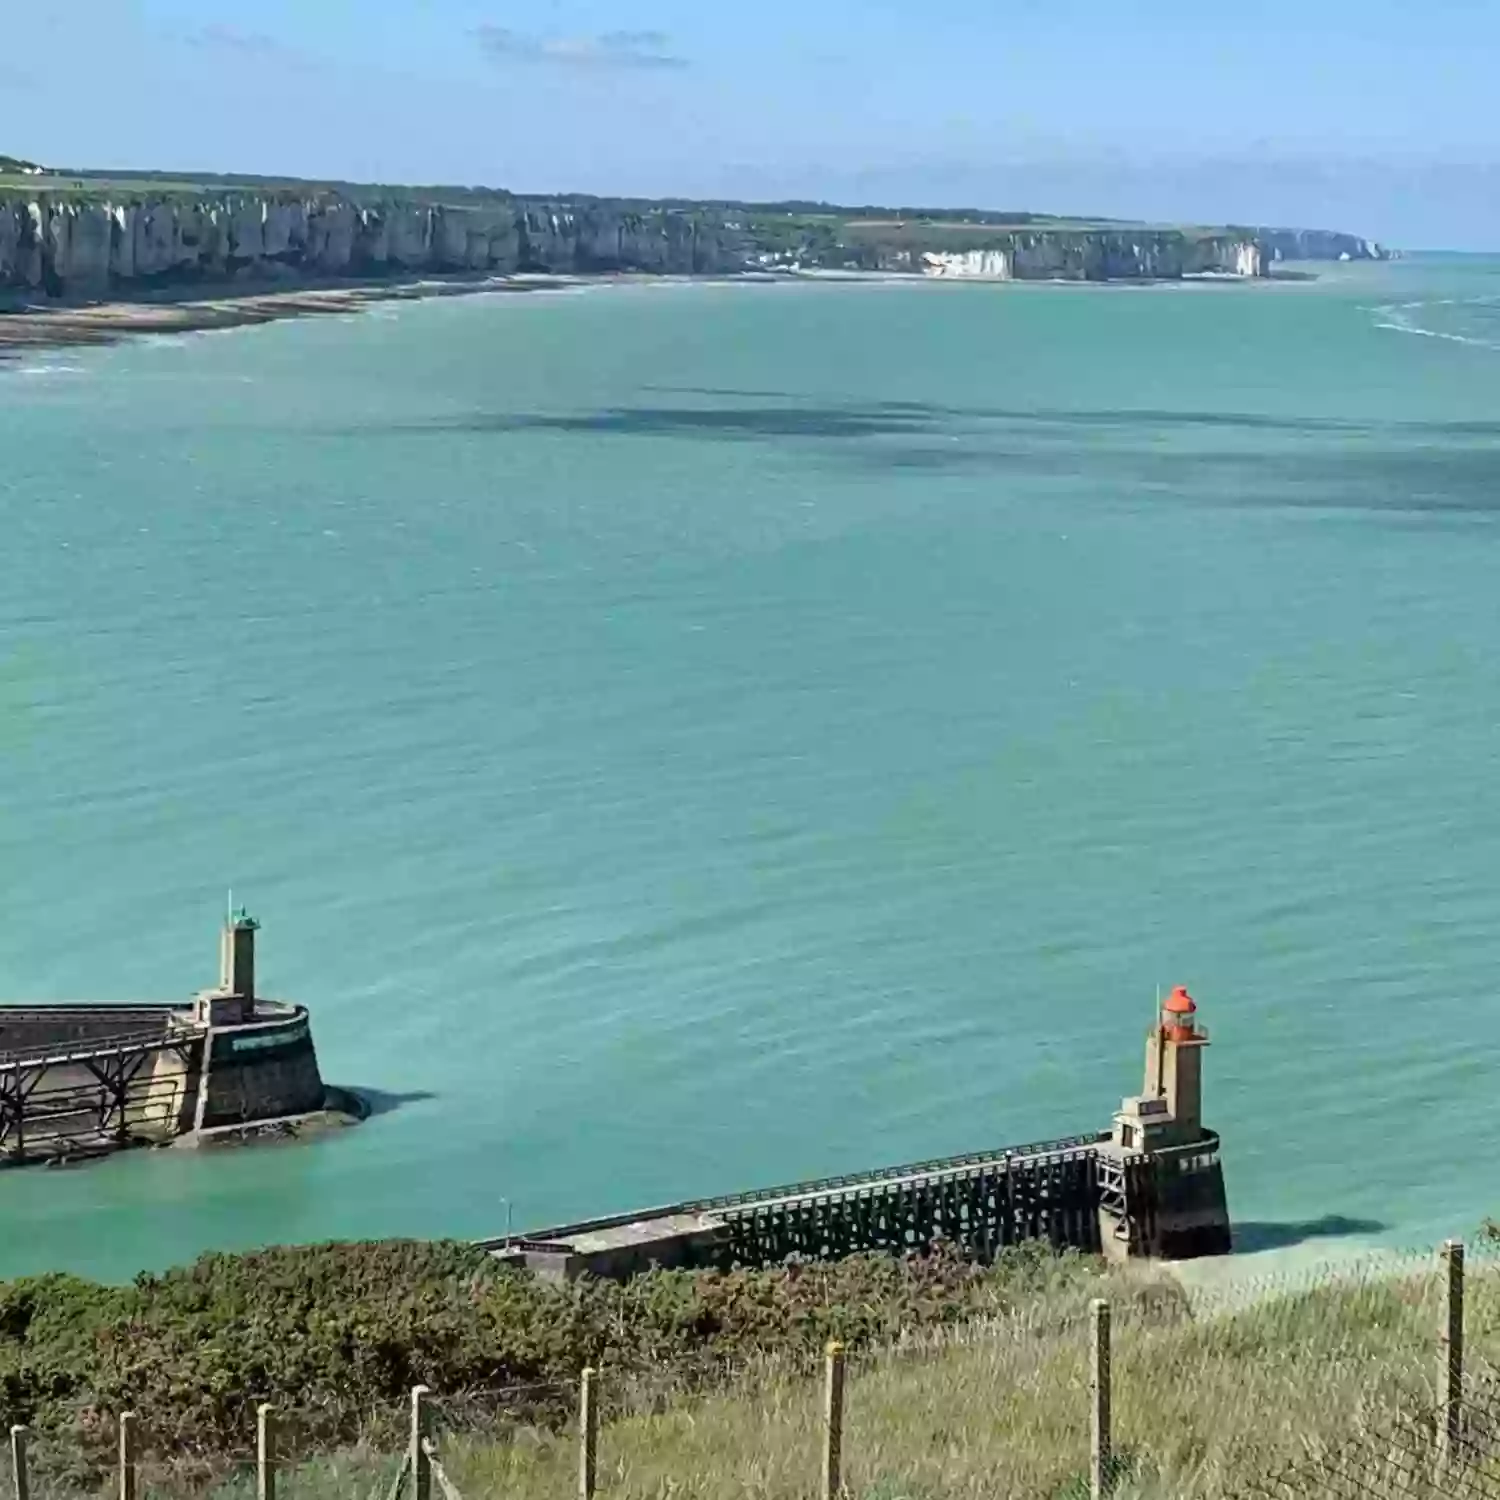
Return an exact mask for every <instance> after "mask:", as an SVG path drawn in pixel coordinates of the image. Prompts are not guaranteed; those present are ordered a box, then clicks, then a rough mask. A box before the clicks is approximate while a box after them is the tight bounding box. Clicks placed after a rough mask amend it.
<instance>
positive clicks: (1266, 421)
mask: <svg viewBox="0 0 1500 1500" xmlns="http://www.w3.org/2000/svg"><path fill="white" fill-rule="evenodd" d="M684 394H692V395H693V396H694V397H695V398H696V400H697V401H700V402H703V401H712V402H715V403H716V404H712V405H700V404H681V405H679V404H664V405H649V406H647V405H642V406H629V407H619V406H617V407H605V408H602V409H600V410H595V411H576V412H506V411H498V412H497V411H488V412H486V411H477V412H472V413H469V414H467V415H461V416H457V417H445V418H440V419H436V420H431V421H420V422H415V423H404V424H403V423H396V424H389V425H387V426H385V427H384V428H382V429H381V431H382V432H383V433H384V434H385V435H387V436H390V435H394V434H398V433H404V434H407V435H423V436H429V437H430V436H444V435H452V434H454V433H469V434H494V435H506V434H521V433H554V434H560V435H564V436H581V435H593V436H604V437H610V438H620V439H636V438H656V439H687V440H700V441H703V440H707V441H716V442H727V443H733V442H739V443H756V442H790V443H797V444H799V445H801V446H802V447H803V448H804V449H805V450H806V451H807V452H809V453H813V454H817V455H819V456H820V457H821V458H823V459H824V460H831V461H835V462H838V461H842V462H845V463H849V464H852V465H853V466H854V467H856V468H859V469H864V470H875V471H878V472H880V473H882V474H899V473H903V472H904V473H907V474H910V475H928V474H940V473H954V474H979V475H997V476H1004V477H1006V478H1012V479H1015V478H1031V479H1042V480H1048V479H1063V480H1067V481H1071V482H1077V481H1084V482H1088V483H1091V484H1096V485H1098V486H1100V487H1101V488H1102V487H1105V486H1107V487H1108V488H1109V489H1110V490H1112V491H1115V492H1118V491H1120V490H1121V489H1124V488H1128V487H1135V488H1138V489H1146V490H1149V491H1150V492H1151V493H1152V494H1153V495H1154V496H1156V497H1158V498H1162V497H1170V496H1178V497H1180V498H1183V499H1190V500H1193V501H1195V502H1196V503H1199V504H1210V505H1213V504H1227V505H1232V506H1255V505H1257V504H1260V503H1269V504H1270V505H1272V506H1274V507H1275V508H1276V509H1287V508H1298V507H1312V508H1331V509H1339V510H1357V511H1362V512H1387V513H1398V512H1399V513H1407V514H1423V515H1431V514H1439V515H1442V514H1449V515H1463V516H1469V515H1473V516H1492V515H1495V514H1497V513H1500V499H1497V496H1500V422H1497V421H1494V420H1488V419H1487V420H1418V419H1406V418H1400V419H1391V420H1382V421H1353V420H1349V419H1346V418H1341V417H1317V416H1299V415H1295V414H1290V413H1288V414H1282V415H1273V414H1267V413H1257V412H1215V411H1180V410H1164V409H1156V408H1131V407H1122V408H1087V409H1077V410H1073V409H1069V408H1063V407H1042V408H1036V409H1024V408H1010V407H982V406H973V407H968V406H954V405H946V404H941V403H933V402H923V401H866V402H826V401H819V400H815V399H809V398H798V397H795V396H792V395H790V394H788V393H774V392H770V391H753V392H737V391H730V390H719V389H715V388H712V387H697V388H685V389H684ZM1174 433H1175V434H1179V435H1181V436H1182V438H1183V442H1182V443H1181V444H1179V445H1173V444H1171V443H1167V444H1165V445H1164V444H1162V443H1159V442H1158V441H1157V439H1158V438H1161V437H1162V436H1164V435H1165V436H1170V435H1172V434H1174ZM1142 434H1145V435H1146V437H1148V438H1149V439H1151V440H1150V441H1148V442H1144V443H1143V442H1142V441H1141V437H1142ZM361 435H362V436H369V434H368V433H362V434H361ZM1268 439H1269V440H1270V441H1269V443H1268V441H1267V440H1268Z"/></svg>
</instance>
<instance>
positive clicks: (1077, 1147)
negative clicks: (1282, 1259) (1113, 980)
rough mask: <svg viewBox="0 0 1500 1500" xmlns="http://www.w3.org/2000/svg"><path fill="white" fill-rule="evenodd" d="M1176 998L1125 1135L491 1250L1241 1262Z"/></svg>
mask: <svg viewBox="0 0 1500 1500" xmlns="http://www.w3.org/2000/svg"><path fill="white" fill-rule="evenodd" d="M1196 1009H1197V1007H1196V1005H1195V1004H1194V1002H1193V1001H1192V999H1191V997H1189V996H1188V994H1187V991H1186V990H1183V989H1177V990H1174V991H1173V992H1172V995H1171V997H1170V998H1169V999H1168V1000H1167V1002H1166V1004H1165V1005H1164V1006H1163V1007H1162V1016H1161V1018H1160V1020H1159V1022H1158V1024H1157V1025H1156V1026H1155V1027H1153V1029H1152V1031H1151V1034H1150V1037H1149V1038H1148V1042H1147V1048H1146V1077H1145V1083H1144V1086H1143V1088H1142V1091H1141V1093H1140V1094H1139V1095H1136V1096H1134V1097H1132V1098H1129V1099H1127V1100H1125V1102H1124V1104H1123V1106H1122V1107H1121V1109H1120V1111H1119V1112H1118V1113H1117V1114H1116V1116H1115V1124H1114V1129H1113V1130H1112V1131H1104V1130H1100V1131H1096V1132H1094V1133H1092V1134H1089V1135H1080V1136H1071V1137H1068V1138H1066V1139H1063V1140H1055V1141H1044V1142H1041V1143H1040V1144H1037V1145H1030V1146H1013V1147H1008V1148H1000V1149H998V1150H994V1151H982V1152H975V1153H971V1154H969V1155H966V1156H953V1157H945V1158H943V1159H942V1160H939V1161H926V1162H915V1163H911V1164H909V1165H907V1166H901V1167H889V1168H884V1169H881V1170H877V1171H873V1172H862V1173H854V1174H851V1175H849V1176H845V1177H833V1178H824V1179H822V1180H820V1181H816V1182H802V1183H796V1184H793V1185H792V1186H789V1187H780V1188H769V1189H766V1190H764V1191H762V1192H751V1193H741V1194H736V1195H732V1196H729V1197H724V1198H709V1199H702V1200H699V1201H695V1202H686V1203H675V1204H670V1205H667V1206H664V1207H661V1208H655V1209H646V1210H643V1211H638V1212H636V1213H626V1214H617V1215H614V1216H612V1217H608V1218H601V1219H590V1220H586V1221H584V1222H582V1223H577V1224H562V1225H558V1226H556V1227H554V1228H550V1229H541V1230H534V1231H531V1232H528V1233H526V1234H521V1235H515V1236H505V1237H503V1238H495V1239H489V1240H481V1241H480V1244H481V1245H482V1246H483V1247H484V1248H486V1249H488V1250H489V1251H490V1252H491V1253H492V1254H493V1255H495V1256H497V1257H498V1258H500V1259H502V1260H505V1261H508V1262H510V1263H512V1264H516V1265H522V1266H526V1267H528V1268H530V1269H531V1270H534V1271H536V1272H538V1273H540V1274H542V1275H546V1276H554V1277H565V1278H568V1277H573V1276H577V1275H580V1274H584V1273H587V1274H589V1275H592V1276H607V1277H614V1278H621V1277H626V1276H632V1275H635V1274H637V1273H639V1272H641V1271H646V1270H650V1269H652V1268H653V1267H662V1268H668V1267H691V1266H724V1267H727V1266H732V1265H744V1266H766V1265H777V1264H780V1263H782V1262H784V1261H786V1260H788V1259H790V1258H793V1257H796V1258H801V1259H814V1260H822V1259H831V1258H834V1257H837V1256H842V1255H851V1254H855V1253H858V1252H860V1251H869V1250H890V1251H897V1252H900V1251H907V1250H914V1249H921V1248H924V1247H926V1246H928V1245H931V1244H933V1243H934V1242H937V1241H941V1240H947V1241H951V1242H954V1243H956V1244H958V1245H960V1246H962V1247H963V1249H964V1250H966V1251H968V1252H969V1253H971V1254H974V1255H977V1256H979V1257H981V1258H983V1259H989V1258H992V1257H993V1256H994V1255H995V1254H996V1252H998V1251H999V1250H1001V1249H1003V1248H1004V1247H1005V1246H1007V1245H1014V1244H1017V1243H1020V1242H1021V1241H1024V1240H1045V1241H1047V1242H1048V1243H1050V1244H1051V1245H1053V1246H1054V1247H1055V1248H1057V1249H1066V1248H1073V1249H1079V1250H1086V1251H1094V1252H1099V1251H1103V1252H1104V1254H1106V1255H1107V1256H1109V1257H1111V1258H1124V1257H1160V1258H1166V1259H1186V1258H1189V1257H1192V1256H1198V1255H1219V1254H1224V1253H1226V1252H1228V1250H1229V1249H1230V1225H1229V1209H1228V1205H1227V1202H1226V1199H1225V1194H1224V1175H1223V1168H1222V1167H1221V1165H1220V1163H1219V1138H1218V1136H1217V1135H1216V1134H1215V1133H1214V1132H1213V1131H1211V1130H1207V1129H1205V1128H1204V1126H1203V1124H1202V1119H1201V1113H1202V1050H1203V1048H1204V1047H1206V1046H1207V1045H1208V1033H1207V1032H1206V1031H1204V1030H1203V1029H1202V1028H1201V1027H1199V1026H1197V1025H1196V1023H1195V1021H1194V1013H1195V1011H1196Z"/></svg>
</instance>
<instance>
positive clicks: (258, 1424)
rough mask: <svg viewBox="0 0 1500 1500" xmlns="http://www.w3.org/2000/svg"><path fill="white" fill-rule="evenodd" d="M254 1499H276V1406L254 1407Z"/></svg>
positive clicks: (263, 1405) (263, 1403)
mask: <svg viewBox="0 0 1500 1500" xmlns="http://www.w3.org/2000/svg"><path fill="white" fill-rule="evenodd" d="M255 1500H276V1408H275V1407H274V1406H271V1405H269V1404H268V1403H265V1402H262V1404H261V1405H259V1406H257V1407H256V1408H255Z"/></svg>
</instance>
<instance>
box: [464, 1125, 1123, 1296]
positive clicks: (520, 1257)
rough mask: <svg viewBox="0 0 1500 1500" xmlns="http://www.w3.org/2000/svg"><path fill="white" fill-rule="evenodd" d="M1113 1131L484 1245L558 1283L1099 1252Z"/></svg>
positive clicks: (711, 1200) (736, 1196) (622, 1217)
mask: <svg viewBox="0 0 1500 1500" xmlns="http://www.w3.org/2000/svg"><path fill="white" fill-rule="evenodd" d="M1108 1139H1109V1132H1107V1131H1097V1132H1094V1133H1091V1134H1088V1135H1076V1136H1067V1137H1064V1138H1062V1139H1059V1140H1052V1141H1041V1142H1037V1143H1034V1144H1031V1145H1025V1146H1007V1147H1001V1148H1000V1149H998V1150H993V1151H978V1152H967V1153H965V1154H963V1155H961V1156H949V1157H941V1158H938V1159H936V1160H933V1161H920V1162H910V1163H907V1164H905V1165H903V1166H896V1167H885V1168H878V1169H876V1170H874V1171H870V1172H858V1173H852V1174H849V1175H846V1176H841V1177H824V1178H818V1179H815V1180H813V1181H810V1182H799V1183H793V1184H790V1185H788V1186H784V1187H776V1188H768V1189H763V1190H760V1191H756V1192H748V1193H733V1194H728V1195H725V1196H722V1197H717V1198H704V1199H696V1200H693V1201H690V1202H684V1203H675V1204H670V1205H666V1206H663V1207H660V1208H653V1209H646V1210H643V1211H640V1212H636V1213H626V1214H616V1215H612V1216H610V1217H607V1218H599V1219H590V1220H585V1221H583V1222H581V1223H576V1224H561V1225H556V1226H553V1227H551V1228H548V1229H539V1230H531V1231H528V1232H527V1233H525V1234H520V1235H516V1236H513V1237H511V1238H509V1239H507V1238H505V1237H503V1236H502V1237H498V1238H493V1239H485V1240H481V1241H480V1242H479V1243H480V1245H481V1246H482V1247H483V1248H484V1249H486V1250H489V1251H490V1252H491V1253H492V1254H494V1255H496V1256H497V1257H499V1258H501V1259H503V1260H508V1261H512V1262H514V1263H517V1264H523V1265H526V1266H529V1267H531V1268H532V1269H533V1270H536V1271H539V1272H542V1273H545V1274H551V1275H559V1276H574V1275H577V1274H578V1273H579V1272H581V1271H587V1272H589V1273H590V1274H592V1275H596V1276H627V1275H632V1274H635V1273H636V1272H639V1271H643V1270H647V1269H649V1268H650V1267H652V1266H653V1265H656V1266H707V1265H731V1264H737V1265H774V1264H779V1263H780V1262H782V1261H784V1260H786V1259H787V1258H788V1257H790V1256H799V1257H803V1258H807V1259H826V1258H831V1257H835V1256H840V1255H850V1254H854V1253H857V1252H859V1251H867V1250H902V1249H911V1248H917V1247H920V1246H925V1245H928V1244H931V1243H932V1242H933V1241H934V1240H951V1241H953V1242H955V1243H956V1244H959V1245H961V1246H962V1247H963V1248H965V1249H966V1250H969V1251H971V1252H972V1253H975V1254H978V1255H982V1256H990V1255H993V1254H994V1253H995V1252H996V1251H997V1250H999V1249H1001V1248H1003V1247H1004V1246H1006V1245H1012V1244H1016V1243H1018V1242H1020V1241H1022V1240H1032V1239H1039V1240H1045V1241H1049V1242H1051V1243H1052V1244H1053V1245H1054V1246H1056V1247H1058V1248H1063V1247H1065V1246H1073V1247H1076V1248H1078V1249H1091V1250H1097V1249H1099V1248H1100V1228H1099V1213H1098V1207H1099V1194H1098V1189H1097V1185H1096V1178H1095V1171H1094V1161H1095V1157H1096V1155H1097V1153H1098V1150H1099V1148H1100V1146H1101V1145H1102V1144H1103V1143H1104V1142H1106V1141H1107V1140H1108Z"/></svg>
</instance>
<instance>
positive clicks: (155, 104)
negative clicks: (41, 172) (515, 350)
mask: <svg viewBox="0 0 1500 1500" xmlns="http://www.w3.org/2000/svg"><path fill="white" fill-rule="evenodd" d="M1497 57H1500V4H1497V3H1496V0H1427V3H1426V4H1424V5H1421V6H1416V5H1413V4H1412V3H1411V0H1296V3H1292V0H1241V3H1240V4H1237V5H1236V4H1228V3H1220V4H1217V5H1215V4H1208V3H1203V0H1151V3H1150V4H1147V5H1141V4H1139V3H1136V0H1113V3H1106V0H942V3H940V4H922V3H919V0H531V3H529V4H526V5H521V4H519V3H518V0H253V3H252V0H241V3H238V4H234V3H230V0H67V3H66V4H63V3H58V0H0V152H5V153H9V154H11V155H17V156H23V157H28V158H31V159H35V160H39V161H42V162H44V163H46V164H48V165H68V166H89V167H110V168H120V169H130V168H157V169H167V170H176V169H182V170H184V171H187V170H208V171H220V172H254V173H264V174H275V175H283V174H284V175H288V176H302V177H312V178H339V179H346V180H356V181H372V182H390V183H397V182H406V183H423V184H432V183H465V184H484V185H488V186H493V187H507V188H511V189H513V190H515V191H518V192H565V191H574V192H592V193H600V194H612V193H618V194H625V195H633V196H634V195H639V196H664V195H673V196H679V195H680V196H688V197H710V196H712V197H736V198H751V199H768V198H772V199H774V198H784V197H798V198H814V199H826V200H830V201H836V202H853V203H870V202H876V203H889V204H895V205H898V206H927V205H931V206H948V207H963V206H976V207H985V208H996V209H1029V210H1033V211H1041V212H1054V213H1079V214H1084V213H1092V214H1105V215H1110V216H1118V217H1130V218H1143V219H1150V220H1166V221H1187V222H1202V223H1216V222H1225V221H1232V222H1239V223H1246V222H1251V223H1262V224H1294V225H1303V226H1311V227H1320V228H1332V229H1342V230H1346V231H1349V232H1351V233H1355V234H1363V235H1367V236H1369V237H1371V238H1375V239H1379V240H1382V241H1385V242H1387V243H1390V244H1394V245H1397V246H1401V247H1403V248H1408V249H1414V248H1450V249H1491V248H1496V249H1500V191H1497V188H1500V109H1497V108H1495V107H1494V105H1495V101H1496V96H1497V93H1500V90H1497V86H1496V83H1495V78H1496V73H1495V61H1494V60H1495V59H1496V58H1497Z"/></svg>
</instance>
